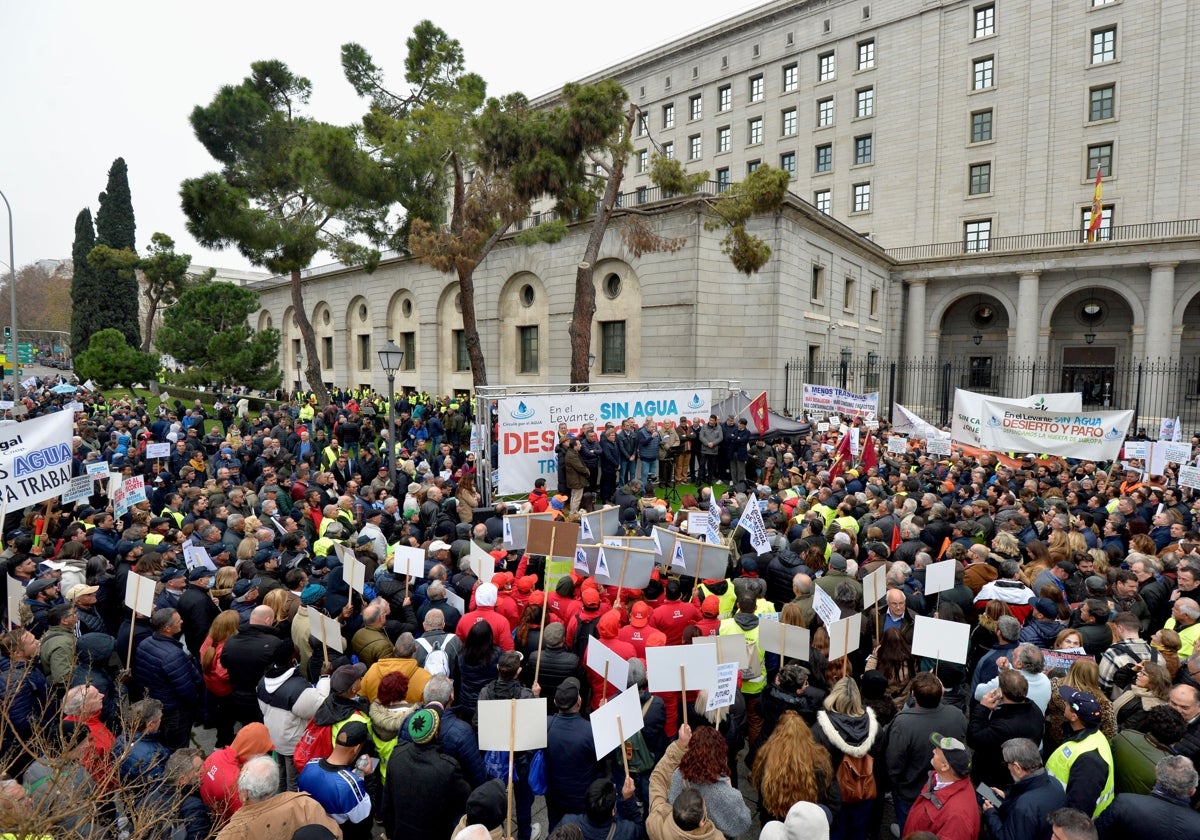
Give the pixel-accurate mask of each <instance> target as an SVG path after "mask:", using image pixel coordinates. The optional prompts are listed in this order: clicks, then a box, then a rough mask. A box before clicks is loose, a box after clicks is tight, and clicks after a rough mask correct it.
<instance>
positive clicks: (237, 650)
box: [221, 604, 280, 724]
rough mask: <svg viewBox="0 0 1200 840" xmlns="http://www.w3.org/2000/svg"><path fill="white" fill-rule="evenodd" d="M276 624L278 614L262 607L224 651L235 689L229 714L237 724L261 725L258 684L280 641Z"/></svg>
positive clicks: (232, 638) (227, 642)
mask: <svg viewBox="0 0 1200 840" xmlns="http://www.w3.org/2000/svg"><path fill="white" fill-rule="evenodd" d="M274 623H275V611H274V610H273V609H271V608H270V607H268V606H266V605H264V604H260V605H259V606H257V607H255V608H254V609H253V610H252V611H251V613H250V623H249V624H248V625H246V626H245V627H243V628H242V629H241V630H239V631H238V632H237V633H236V634H235V635H233V636H231V637H230V638H229V639H228V640H227V641H226V642H225V647H224V649H223V650H222V651H221V664H222V665H224V666H225V670H227V671H228V672H229V683H230V685H232V686H233V694H232V695H230V700H231V701H232V702H231V705H230V711H231V713H232V714H233V716H234V720H235V721H237V722H238V723H242V724H246V723H262V709H260V708H259V705H258V681H259V680H261V679H262V678H263V675H264V674H265V673H266V672H267V668H268V667H269V666H270V664H271V657H272V656H273V655H274V652H275V646H276V645H277V644H279V641H280V639H279V635H278V634H277V633H276V632H275V629H274V627H273V626H272V625H273V624H274Z"/></svg>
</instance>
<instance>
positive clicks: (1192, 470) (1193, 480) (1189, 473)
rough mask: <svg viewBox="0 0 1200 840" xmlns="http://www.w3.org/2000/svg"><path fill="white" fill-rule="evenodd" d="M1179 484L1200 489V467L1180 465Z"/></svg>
mask: <svg viewBox="0 0 1200 840" xmlns="http://www.w3.org/2000/svg"><path fill="white" fill-rule="evenodd" d="M1179 486H1181V487H1191V488H1193V489H1200V467H1184V466H1180V468H1179Z"/></svg>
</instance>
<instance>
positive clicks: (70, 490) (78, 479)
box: [61, 473, 96, 505]
mask: <svg viewBox="0 0 1200 840" xmlns="http://www.w3.org/2000/svg"><path fill="white" fill-rule="evenodd" d="M95 487H96V480H95V479H94V478H92V477H91V476H90V475H88V474H87V473H84V474H83V475H77V476H74V477H72V478H71V480H70V481H69V482H67V486H66V487H65V488H63V494H62V497H61V498H62V503H63V504H64V505H69V504H71V502H78V501H79V500H80V499H86V498H87V497H88V496H90V495H92V490H94V489H95Z"/></svg>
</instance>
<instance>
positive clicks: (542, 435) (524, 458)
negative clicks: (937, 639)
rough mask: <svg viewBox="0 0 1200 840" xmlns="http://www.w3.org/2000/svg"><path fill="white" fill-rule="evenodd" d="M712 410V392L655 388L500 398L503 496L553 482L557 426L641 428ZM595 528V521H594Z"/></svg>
mask: <svg viewBox="0 0 1200 840" xmlns="http://www.w3.org/2000/svg"><path fill="white" fill-rule="evenodd" d="M711 413H712V391H711V390H709V389H706V388H701V389H697V390H670V389H663V390H658V389H652V390H646V391H610V392H606V393H598V392H574V393H570V394H544V395H533V394H525V395H522V396H519V397H506V398H504V399H501V400H499V401H498V402H497V406H496V417H497V425H498V426H499V428H498V430H497V431H498V440H497V444H498V448H499V460H500V463H499V473H500V481H499V490H498V493H499V494H500V495H508V494H513V493H520V494H521V495H522V496H524V495H525V494H526V493H528V492H529V488H530V487H532V486H533V483H534V481H535V480H537V479H538V478H539V477H542V476H544V477H546V478H548V479H549V480H550V481H551V482H553V481H554V480H555V476H556V474H557V469H558V467H557V464H556V463H555V458H554V449H555V446H557V444H558V424H559V423H565V424H566V425H567V428H568V430H569V431H570V432H571V433H572V434H578V433H579V431H580V429H581V428H582V427H583V425H584V424H585V423H592V424H594V425H595V426H596V428H598V429H602V428H604V424H605V423H607V422H609V421H612V422H614V423H616V424H618V425H619V424H620V422H621V421H622V420H624V419H626V418H632V419H633V420H635V421H636V422H637V424H638V425H639V426H641V425H642V424H643V423H644V422H645V420H646V418H647V417H650V418H653V419H654V421H655V422H656V423H657V424H659V425H661V424H662V423H663V421H665V420H677V419H678V418H679V417H680V415H687V416H689V417H695V416H700V417H707V416H708V415H709V414H711ZM591 524H592V530H593V531H594V530H595V524H596V523H595V522H594V521H593V522H592V523H591Z"/></svg>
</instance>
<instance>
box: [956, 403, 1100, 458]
mask: <svg viewBox="0 0 1200 840" xmlns="http://www.w3.org/2000/svg"><path fill="white" fill-rule="evenodd" d="M986 399H989V397H988V395H987V394H977V393H976V392H974V391H964V390H963V389H962V388H956V389H955V390H954V414H953V416H952V417H951V419H950V439H951V440H956V441H958V442H959V443H965V444H967V445H968V446H981V447H984V448H990V447H988V446H987V445H986V444H984V443H983V442H982V441H981V439H980V435H981V431H980V428H979V426H980V422H981V420H980V418H981V417H982V415H983V401H984V400H986ZM1006 402H1008V403H1012V404H1013V405H1018V406H1021V407H1022V408H1030V409H1033V410H1034V411H1036V412H1038V413H1041V412H1047V411H1057V412H1064V413H1065V412H1076V411H1082V410H1083V395H1082V394H1078V393H1074V392H1071V393H1058V394H1034V395H1033V396H1030V397H1026V398H1025V399H1023V400H1013V399H1010V400H1006Z"/></svg>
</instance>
